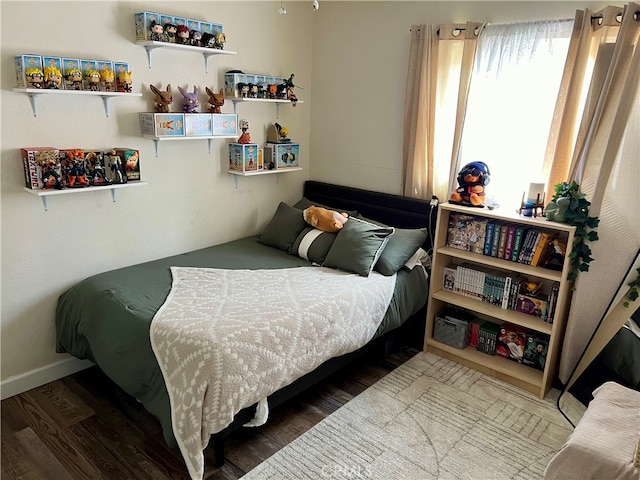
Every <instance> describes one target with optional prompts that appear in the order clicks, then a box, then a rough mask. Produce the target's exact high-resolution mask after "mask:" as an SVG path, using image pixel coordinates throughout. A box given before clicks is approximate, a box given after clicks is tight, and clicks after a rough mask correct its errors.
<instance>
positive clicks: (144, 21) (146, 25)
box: [134, 12, 162, 40]
mask: <svg viewBox="0 0 640 480" xmlns="http://www.w3.org/2000/svg"><path fill="white" fill-rule="evenodd" d="M134 18H135V24H136V40H151V23H152V22H156V23H160V22H161V21H162V19H161V17H160V14H159V13H156V12H140V13H136V14H135V15H134Z"/></svg>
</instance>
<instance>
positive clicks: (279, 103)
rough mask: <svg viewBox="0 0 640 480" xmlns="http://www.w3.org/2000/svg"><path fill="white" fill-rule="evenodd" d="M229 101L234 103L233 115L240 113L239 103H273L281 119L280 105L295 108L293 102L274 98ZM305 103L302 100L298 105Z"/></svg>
mask: <svg viewBox="0 0 640 480" xmlns="http://www.w3.org/2000/svg"><path fill="white" fill-rule="evenodd" d="M226 100H229V101H231V102H233V113H236V114H237V113H238V112H237V111H236V110H237V107H238V103H272V104H275V106H276V118H280V105H282V104H287V103H288V104H289V105H291V106H292V107H293V106H294V105H293V103H292V102H291V100H281V99H273V98H244V97H226V98H225V101H226ZM298 103H304V102H303V101H302V100H298V101H297V102H296V104H298Z"/></svg>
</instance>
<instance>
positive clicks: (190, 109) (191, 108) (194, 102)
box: [178, 85, 200, 113]
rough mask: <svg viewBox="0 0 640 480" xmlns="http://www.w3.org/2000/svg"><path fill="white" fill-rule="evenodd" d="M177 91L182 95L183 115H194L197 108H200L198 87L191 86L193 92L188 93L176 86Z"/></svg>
mask: <svg viewBox="0 0 640 480" xmlns="http://www.w3.org/2000/svg"><path fill="white" fill-rule="evenodd" d="M178 90H180V93H181V94H182V97H183V98H182V111H183V112H184V113H195V112H196V110H197V109H198V107H199V106H200V102H199V101H198V93H199V92H198V87H197V86H196V85H194V86H193V92H192V93H189V92H188V91H186V90H185V89H184V88H182V87H181V86H180V85H178Z"/></svg>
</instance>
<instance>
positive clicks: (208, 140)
mask: <svg viewBox="0 0 640 480" xmlns="http://www.w3.org/2000/svg"><path fill="white" fill-rule="evenodd" d="M212 140H213V139H211V138H208V139H207V143H208V144H209V155H211V141H212Z"/></svg>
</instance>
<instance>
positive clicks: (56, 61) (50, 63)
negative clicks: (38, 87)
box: [42, 56, 64, 89]
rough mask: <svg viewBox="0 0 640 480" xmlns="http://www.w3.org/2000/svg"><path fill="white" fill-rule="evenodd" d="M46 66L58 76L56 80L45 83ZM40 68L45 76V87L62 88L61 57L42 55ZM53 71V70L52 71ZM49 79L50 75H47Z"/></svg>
mask: <svg viewBox="0 0 640 480" xmlns="http://www.w3.org/2000/svg"><path fill="white" fill-rule="evenodd" d="M47 68H50V69H53V71H54V72H55V74H56V75H57V77H58V82H52V84H49V85H46V84H47V73H48V72H47ZM42 70H43V72H44V74H45V75H44V76H45V88H55V89H64V81H63V77H62V59H61V58H60V57H49V56H43V57H42ZM52 73H53V72H52ZM49 79H51V77H49Z"/></svg>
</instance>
